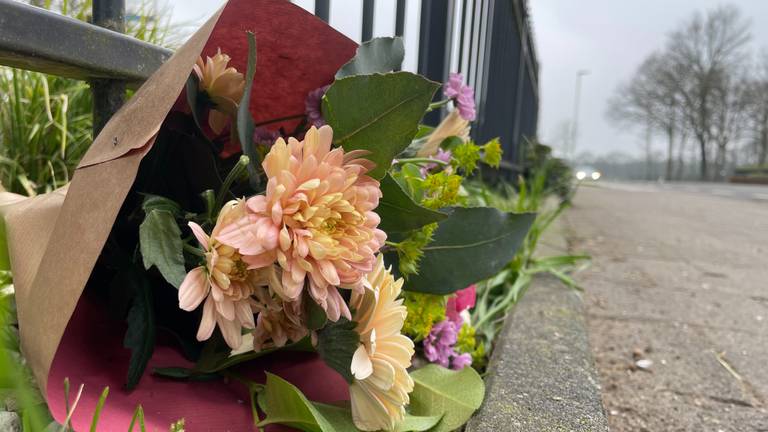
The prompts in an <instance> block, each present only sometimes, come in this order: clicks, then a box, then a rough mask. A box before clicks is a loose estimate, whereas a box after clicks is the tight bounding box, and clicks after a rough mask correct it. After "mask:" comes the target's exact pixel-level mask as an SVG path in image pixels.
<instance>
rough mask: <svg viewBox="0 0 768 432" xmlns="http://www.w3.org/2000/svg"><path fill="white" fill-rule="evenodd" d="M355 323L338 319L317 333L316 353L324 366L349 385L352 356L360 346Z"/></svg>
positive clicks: (351, 377)
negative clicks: (328, 367)
mask: <svg viewBox="0 0 768 432" xmlns="http://www.w3.org/2000/svg"><path fill="white" fill-rule="evenodd" d="M355 326H357V323H356V322H354V321H349V320H347V319H346V318H340V319H339V320H338V321H336V322H334V323H329V324H328V325H327V326H325V328H323V329H322V330H320V331H318V332H317V352H318V354H320V357H321V358H322V359H323V361H324V362H325V364H327V365H328V366H330V367H331V368H332V369H333V370H335V371H336V372H338V373H339V374H340V375H341V376H343V377H344V379H345V380H347V382H349V383H351V382H352V379H353V376H352V370H351V369H350V366H351V365H352V356H353V355H354V354H355V350H357V347H358V345H360V335H358V334H357V332H356V331H355Z"/></svg>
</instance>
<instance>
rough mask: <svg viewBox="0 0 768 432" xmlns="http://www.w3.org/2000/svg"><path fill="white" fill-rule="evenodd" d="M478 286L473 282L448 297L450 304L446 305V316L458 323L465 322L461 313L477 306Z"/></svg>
mask: <svg viewBox="0 0 768 432" xmlns="http://www.w3.org/2000/svg"><path fill="white" fill-rule="evenodd" d="M476 288H477V286H476V285H475V284H472V285H470V286H468V287H466V288H464V289H461V290H458V291H456V295H455V296H451V297H450V298H449V299H448V304H447V305H446V307H445V316H446V318H448V319H449V320H451V321H454V322H458V323H461V322H463V319H462V317H461V313H462V312H464V311H465V310H467V309H470V308H472V307H474V306H475V299H476V296H477V294H476Z"/></svg>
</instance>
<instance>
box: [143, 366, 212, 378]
mask: <svg viewBox="0 0 768 432" xmlns="http://www.w3.org/2000/svg"><path fill="white" fill-rule="evenodd" d="M152 373H153V374H155V375H158V376H161V377H165V378H171V379H177V380H189V381H214V380H218V379H221V375H219V374H217V373H200V372H197V371H195V370H194V369H188V368H184V367H164V368H153V369H152Z"/></svg>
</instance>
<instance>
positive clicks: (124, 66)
mask: <svg viewBox="0 0 768 432" xmlns="http://www.w3.org/2000/svg"><path fill="white" fill-rule="evenodd" d="M93 3H94V19H95V20H96V19H97V18H98V17H99V16H98V11H99V10H104V11H105V13H114V12H115V9H114V8H112V7H111V6H113V4H118V6H120V5H122V4H123V1H122V0H118V1H117V2H115V1H112V0H108V1H103V0H102V1H99V0H94V2H93ZM107 6H109V7H107ZM100 7H102V9H99V8H100ZM121 14H122V15H124V8H123V12H121ZM110 19H111V18H107V20H110ZM112 22H115V21H114V20H112ZM171 54H173V52H172V51H171V50H168V49H165V48H161V47H158V46H155V45H152V44H150V43H146V42H142V41H140V40H138V39H135V38H132V37H130V36H126V35H124V34H120V33H117V32H115V31H111V30H108V29H105V28H102V27H99V26H96V25H93V24H88V23H85V22H82V21H78V20H76V19H72V18H69V17H65V16H62V15H59V14H57V13H54V12H50V11H47V10H45V9H41V8H38V7H35V6H30V5H28V4H24V3H20V2H17V1H13V0H0V64H3V65H7V66H13V67H17V68H22V69H28V70H33V71H37V72H43V73H47V74H51V75H59V76H64V77H68V78H76V79H83V80H91V79H94V78H109V79H119V80H124V81H126V82H127V83H129V84H130V85H131V86H134V87H135V86H138V85H139V84H140V83H141V82H143V81H144V80H146V79H147V78H148V77H149V76H150V75H152V72H154V71H155V70H156V69H157V68H158V67H160V65H161V64H163V62H164V61H165V60H167V59H168V57H170V56H171Z"/></svg>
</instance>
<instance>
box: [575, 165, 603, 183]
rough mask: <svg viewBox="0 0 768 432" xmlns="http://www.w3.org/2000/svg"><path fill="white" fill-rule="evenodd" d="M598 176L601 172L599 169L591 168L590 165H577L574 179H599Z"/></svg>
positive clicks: (600, 175)
mask: <svg viewBox="0 0 768 432" xmlns="http://www.w3.org/2000/svg"><path fill="white" fill-rule="evenodd" d="M600 177H602V174H601V173H600V171H598V170H596V169H594V168H592V167H579V168H578V169H577V170H576V179H577V180H593V181H595V180H599V179H600Z"/></svg>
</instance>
